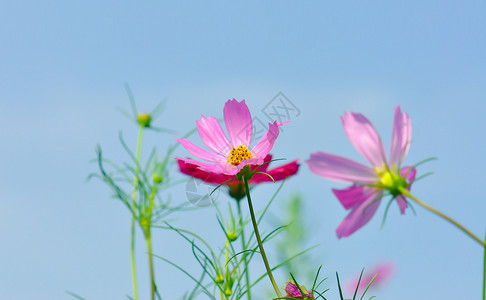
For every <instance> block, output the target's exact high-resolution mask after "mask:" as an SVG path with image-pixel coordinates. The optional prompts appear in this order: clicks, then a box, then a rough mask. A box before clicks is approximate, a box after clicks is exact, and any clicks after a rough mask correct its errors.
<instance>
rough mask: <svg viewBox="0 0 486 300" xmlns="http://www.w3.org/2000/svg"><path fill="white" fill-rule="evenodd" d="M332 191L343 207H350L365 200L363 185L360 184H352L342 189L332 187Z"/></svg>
mask: <svg viewBox="0 0 486 300" xmlns="http://www.w3.org/2000/svg"><path fill="white" fill-rule="evenodd" d="M332 192H333V193H334V195H336V197H337V198H338V200H339V202H341V204H342V205H343V206H344V208H345V209H350V208H352V207H353V206H355V205H356V204H359V203H361V202H363V201H365V200H366V195H365V194H364V186H362V185H352V186H350V187H348V188H345V189H342V190H338V189H333V190H332Z"/></svg>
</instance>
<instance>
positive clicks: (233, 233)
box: [228, 231, 238, 242]
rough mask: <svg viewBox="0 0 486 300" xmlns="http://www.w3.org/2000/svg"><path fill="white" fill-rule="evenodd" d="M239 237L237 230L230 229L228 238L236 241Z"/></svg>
mask: <svg viewBox="0 0 486 300" xmlns="http://www.w3.org/2000/svg"><path fill="white" fill-rule="evenodd" d="M237 238H238V235H237V234H236V232H234V231H229V232H228V240H229V241H230V242H234V241H236V239H237Z"/></svg>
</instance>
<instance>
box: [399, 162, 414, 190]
mask: <svg viewBox="0 0 486 300" xmlns="http://www.w3.org/2000/svg"><path fill="white" fill-rule="evenodd" d="M410 168H412V167H411V166H406V167H403V168H401V169H400V175H401V176H405V175H407V176H406V179H407V181H408V182H412V181H414V180H415V175H417V169H415V168H412V169H411V170H410V171H409V169H410ZM407 189H408V190H410V185H409V186H408V188H407Z"/></svg>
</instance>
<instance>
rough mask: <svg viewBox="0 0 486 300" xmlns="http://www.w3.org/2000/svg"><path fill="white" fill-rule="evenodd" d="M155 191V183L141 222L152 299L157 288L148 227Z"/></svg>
mask: <svg viewBox="0 0 486 300" xmlns="http://www.w3.org/2000/svg"><path fill="white" fill-rule="evenodd" d="M156 192H157V185H156V184H155V185H154V187H153V188H152V192H151V193H150V204H149V207H148V214H147V215H145V214H144V216H143V218H144V220H146V221H145V222H144V223H143V226H144V227H143V230H144V232H145V240H146V242H147V251H148V256H149V257H148V258H149V267H150V283H151V284H150V289H151V295H152V300H155V291H156V290H157V287H156V286H155V276H154V262H153V256H152V242H151V233H150V229H151V227H152V209H153V207H154V202H155V193H156Z"/></svg>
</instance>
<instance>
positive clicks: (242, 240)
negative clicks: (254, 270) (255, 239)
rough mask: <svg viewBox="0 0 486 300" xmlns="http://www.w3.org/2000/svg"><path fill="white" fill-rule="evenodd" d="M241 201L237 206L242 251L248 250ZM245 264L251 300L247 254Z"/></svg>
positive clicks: (237, 201)
mask: <svg viewBox="0 0 486 300" xmlns="http://www.w3.org/2000/svg"><path fill="white" fill-rule="evenodd" d="M240 201H241V200H236V204H237V205H238V216H239V218H240V220H239V223H240V229H241V248H242V250H246V240H245V230H244V229H243V214H242V212H241V204H240ZM243 263H244V264H245V272H246V273H245V281H246V291H247V294H248V300H251V294H250V271H249V270H248V258H247V254H246V252H245V253H244V254H243Z"/></svg>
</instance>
